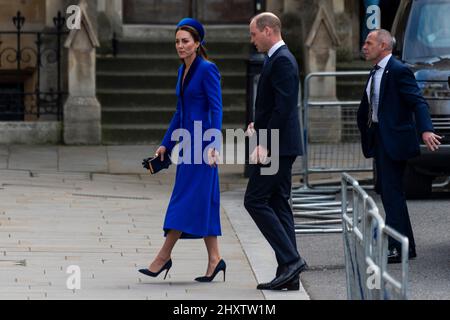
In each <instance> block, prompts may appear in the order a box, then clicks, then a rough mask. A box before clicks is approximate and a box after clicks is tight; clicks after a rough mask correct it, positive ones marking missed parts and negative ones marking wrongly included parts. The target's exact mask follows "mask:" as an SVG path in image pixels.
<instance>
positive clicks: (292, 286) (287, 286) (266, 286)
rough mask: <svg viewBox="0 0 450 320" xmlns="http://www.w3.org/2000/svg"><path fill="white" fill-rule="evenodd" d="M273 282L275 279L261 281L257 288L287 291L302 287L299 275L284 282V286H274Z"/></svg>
mask: <svg viewBox="0 0 450 320" xmlns="http://www.w3.org/2000/svg"><path fill="white" fill-rule="evenodd" d="M275 279H276V278H275ZM275 279H274V280H275ZM272 282H273V280H272V281H271V282H264V283H260V284H258V286H257V287H256V289H258V290H285V289H286V290H287V291H292V290H299V289H300V279H299V277H295V278H294V279H293V280H291V281H290V282H288V283H286V284H284V285H283V286H279V287H277V288H274V287H273V285H272Z"/></svg>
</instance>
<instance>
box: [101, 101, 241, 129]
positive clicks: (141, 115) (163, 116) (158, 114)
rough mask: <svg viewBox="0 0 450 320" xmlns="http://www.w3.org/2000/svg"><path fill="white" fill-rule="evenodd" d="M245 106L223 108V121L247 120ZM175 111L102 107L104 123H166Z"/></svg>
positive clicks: (169, 109) (150, 108)
mask: <svg viewBox="0 0 450 320" xmlns="http://www.w3.org/2000/svg"><path fill="white" fill-rule="evenodd" d="M245 112H246V111H245V108H240V107H229V108H224V109H223V118H222V122H223V123H237V122H245ZM174 113H175V108H164V107H105V106H103V107H102V123H103V124H166V125H168V124H169V122H170V120H171V119H172V117H173V115H174Z"/></svg>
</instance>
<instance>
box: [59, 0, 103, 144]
mask: <svg viewBox="0 0 450 320" xmlns="http://www.w3.org/2000/svg"><path fill="white" fill-rule="evenodd" d="M86 7H87V4H86V2H85V1H83V0H82V1H81V2H80V8H81V24H80V29H73V30H71V31H70V33H69V36H68V37H67V40H66V43H65V47H66V48H68V50H69V68H68V74H69V79H68V80H69V81H68V82H69V97H68V99H67V101H66V103H65V105H64V142H65V143H66V144H100V143H101V107H100V103H99V102H98V100H97V98H96V88H95V86H96V84H95V73H96V72H95V51H96V47H98V46H99V42H98V39H97V36H96V33H95V31H94V27H93V25H92V22H91V20H90V17H89V16H88V14H87V10H86Z"/></svg>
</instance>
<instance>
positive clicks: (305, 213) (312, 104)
mask: <svg viewBox="0 0 450 320" xmlns="http://www.w3.org/2000/svg"><path fill="white" fill-rule="evenodd" d="M368 74H369V72H367V71H349V72H346V71H341V72H315V73H310V74H308V75H307V76H306V78H305V84H304V90H303V92H304V97H303V103H302V104H301V105H300V106H299V107H300V110H299V111H300V112H299V115H300V126H301V137H302V141H303V142H304V148H303V156H302V157H301V158H302V176H303V184H302V186H301V187H299V188H295V189H293V190H292V209H293V213H294V217H295V218H301V219H302V220H301V222H299V221H298V220H297V223H296V224H295V229H296V233H297V234H305V233H307V234H311V233H339V232H342V228H341V226H340V225H341V221H342V220H341V206H342V203H341V201H340V200H337V196H338V192H339V184H338V183H337V184H335V185H334V186H332V183H329V184H328V185H327V184H325V185H324V186H320V187H319V186H317V185H316V186H312V185H311V184H310V179H309V178H310V174H312V173H339V172H343V171H347V172H350V171H371V170H372V162H371V161H370V160H366V159H364V157H363V155H362V151H361V147H360V138H359V131H358V129H357V125H356V112H357V106H358V105H359V103H360V101H336V100H335V101H316V100H315V101H312V100H311V97H310V95H311V94H310V86H311V85H310V81H311V79H313V78H317V77H319V78H325V77H337V76H340V77H341V76H343V77H350V76H353V77H354V76H366V75H368ZM299 101H300V99H299ZM324 108H325V109H324ZM327 108H334V109H330V110H334V111H335V112H337V111H338V113H339V118H340V119H341V120H340V121H339V122H338V124H339V128H338V129H337V131H338V132H339V133H340V136H339V137H338V138H337V140H336V141H337V142H335V143H331V142H330V141H327V140H326V139H325V140H324V139H321V137H318V135H320V134H325V135H326V134H328V132H329V131H330V130H329V128H330V127H332V125H336V123H334V124H333V123H331V122H332V121H334V122H336V118H333V117H331V118H326V117H323V118H321V117H320V116H319V117H317V115H316V118H315V120H314V125H315V126H316V128H315V130H311V128H310V122H311V117H310V109H313V110H320V109H322V111H323V110H327ZM338 108H339V109H338ZM328 138H329V137H328ZM332 138H333V137H332Z"/></svg>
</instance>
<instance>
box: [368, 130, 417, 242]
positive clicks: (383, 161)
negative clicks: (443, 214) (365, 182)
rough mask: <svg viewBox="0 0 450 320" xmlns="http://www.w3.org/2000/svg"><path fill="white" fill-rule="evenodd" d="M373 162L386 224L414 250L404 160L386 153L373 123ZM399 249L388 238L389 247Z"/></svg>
mask: <svg viewBox="0 0 450 320" xmlns="http://www.w3.org/2000/svg"><path fill="white" fill-rule="evenodd" d="M373 130H374V148H375V164H376V166H377V185H378V190H379V192H380V195H381V201H382V203H383V207H384V211H385V213H386V224H387V225H388V226H390V227H391V228H393V229H394V230H396V231H398V232H399V233H401V234H402V235H404V236H406V237H407V238H408V239H409V250H410V251H415V248H416V244H415V242H414V235H413V230H412V227H411V221H410V219H409V213H408V207H407V205H406V198H405V193H404V190H403V175H404V172H405V168H406V161H396V160H393V159H391V158H390V157H389V155H388V154H387V153H386V151H385V148H384V146H383V143H382V141H381V137H380V132H379V129H378V126H377V125H374V128H373ZM393 247H396V248H397V249H399V250H400V248H401V246H400V243H399V242H398V241H396V240H394V239H392V238H389V248H393Z"/></svg>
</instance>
